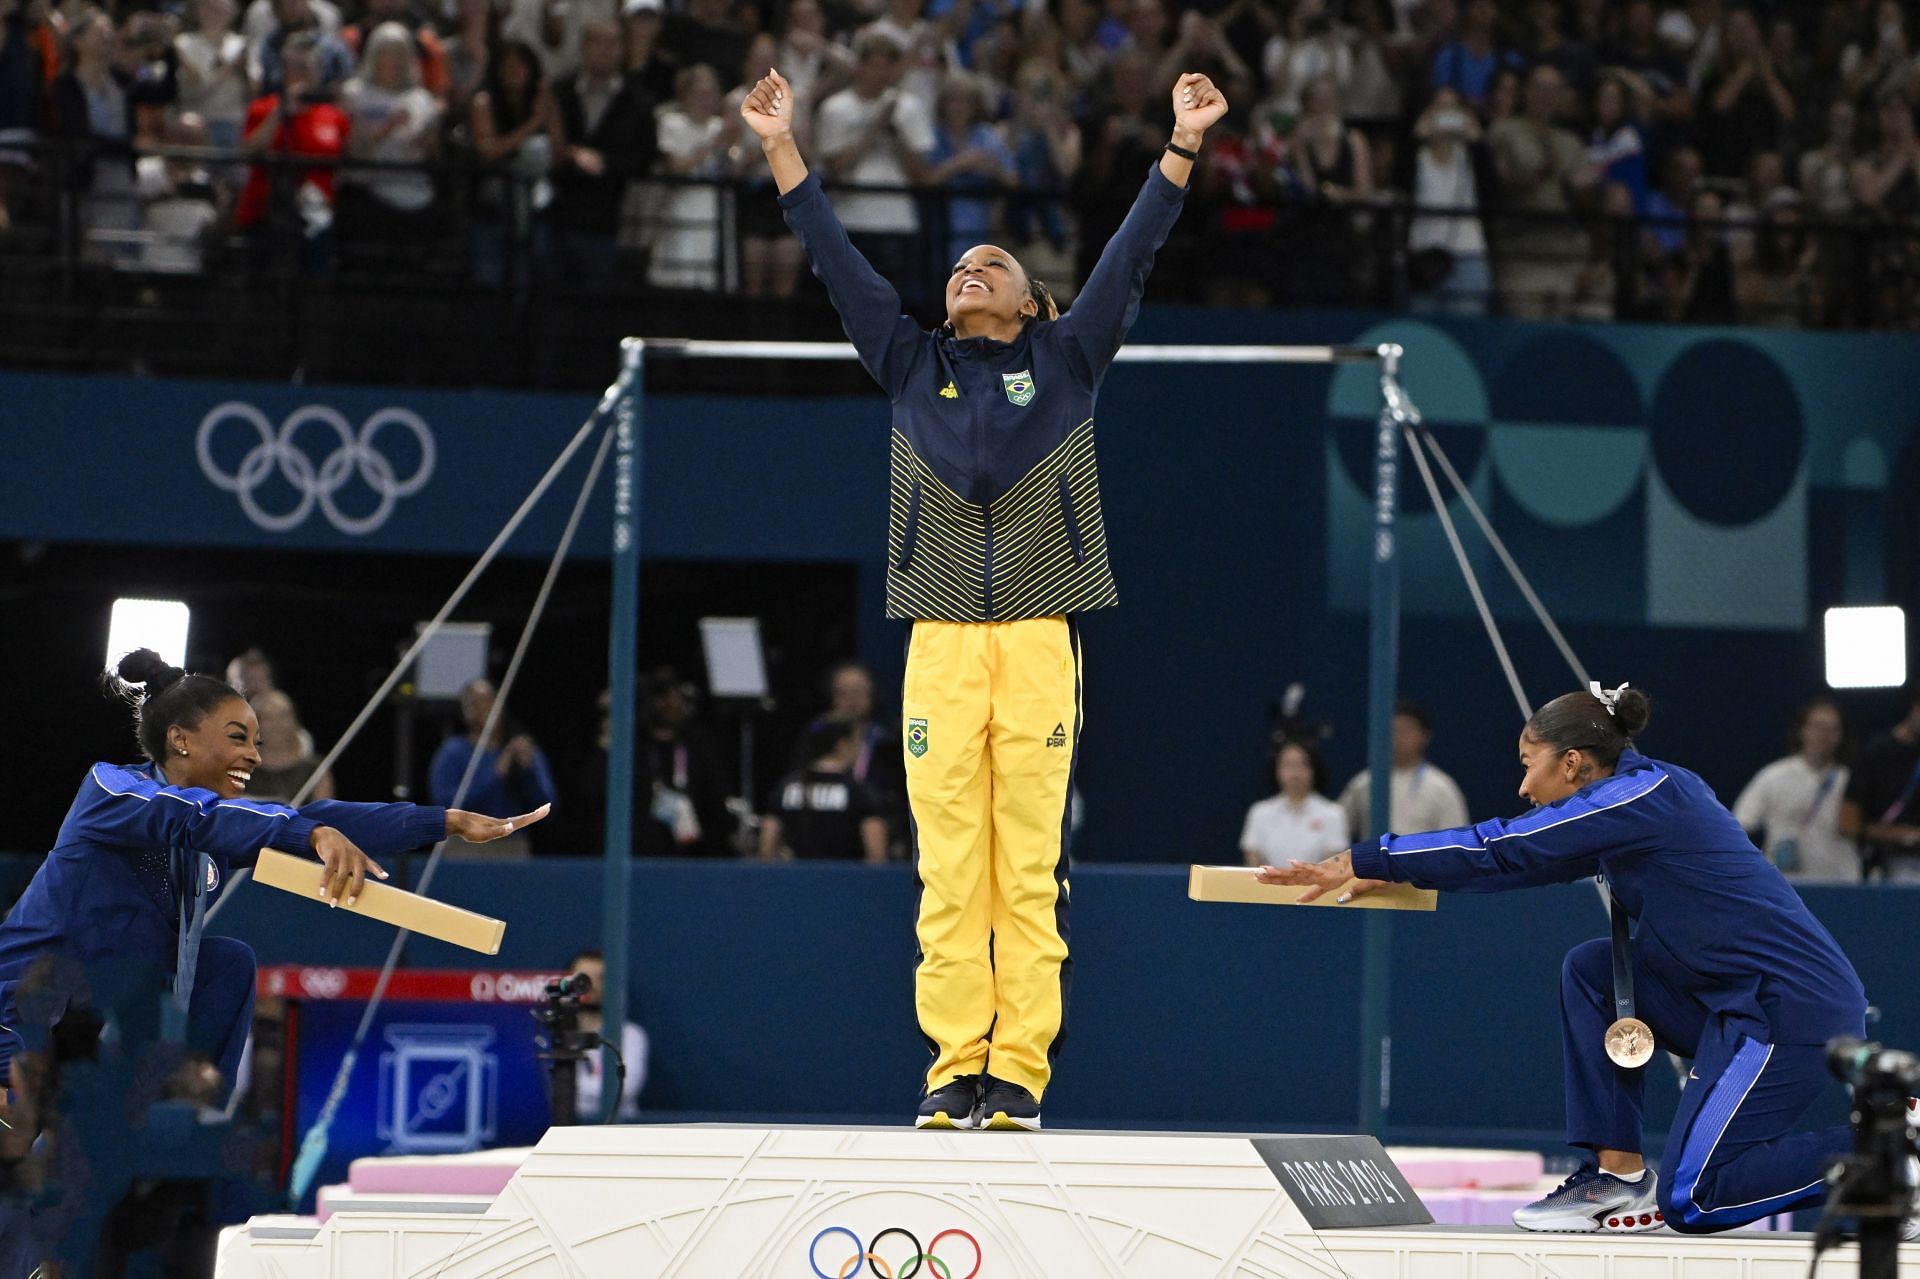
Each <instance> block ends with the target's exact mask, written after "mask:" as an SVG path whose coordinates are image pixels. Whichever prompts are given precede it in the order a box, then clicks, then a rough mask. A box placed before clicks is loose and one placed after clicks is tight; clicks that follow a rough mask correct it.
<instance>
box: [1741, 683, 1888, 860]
mask: <svg viewBox="0 0 1920 1279" xmlns="http://www.w3.org/2000/svg"><path fill="white" fill-rule="evenodd" d="M1845 735H1846V725H1845V722H1844V721H1843V720H1842V719H1841V718H1840V708H1839V707H1838V706H1836V705H1835V704H1834V703H1833V702H1831V701H1829V700H1828V699H1826V698H1824V697H1816V698H1814V699H1813V700H1812V701H1810V702H1808V703H1807V704H1806V705H1805V706H1802V707H1801V708H1800V714H1799V716H1798V717H1797V718H1796V719H1795V720H1794V726H1793V743H1794V753H1793V754H1791V755H1789V756H1787V757H1786V758H1785V759H1776V760H1775V761H1773V763H1771V764H1768V765H1767V766H1766V767H1765V768H1763V769H1761V770H1760V771H1759V772H1758V773H1755V774H1754V777H1753V780H1752V781H1750V782H1748V783H1747V786H1746V789H1745V790H1743V791H1741V792H1740V798H1739V799H1737V800H1735V801H1734V802H1733V815H1734V816H1735V817H1736V818H1738V819H1739V820H1740V824H1741V825H1742V826H1744V827H1746V828H1747V833H1748V834H1749V835H1752V836H1753V842H1754V843H1756V844H1758V845H1759V846H1760V847H1761V848H1763V849H1765V850H1766V853H1767V860H1768V861H1771V862H1772V863H1773V864H1774V865H1776V866H1778V867H1779V868H1780V872H1781V873H1782V874H1784V875H1785V876H1786V877H1787V878H1788V879H1792V880H1797V881H1799V882H1801V883H1855V882H1857V881H1858V880H1859V879H1860V850H1859V849H1858V848H1856V847H1855V846H1854V843H1853V841H1852V840H1851V839H1848V838H1847V837H1846V836H1845V835H1842V834H1841V833H1840V804H1841V801H1842V800H1843V799H1844V798H1845V797H1846V793H1847V777H1848V774H1847V767H1846V765H1844V764H1842V763H1840V743H1841V741H1842V740H1843V739H1844V738H1845Z"/></svg>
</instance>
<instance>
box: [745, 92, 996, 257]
mask: <svg viewBox="0 0 1920 1279" xmlns="http://www.w3.org/2000/svg"><path fill="white" fill-rule="evenodd" d="M980 94H981V88H980V82H979V81H978V80H976V79H975V78H974V77H973V76H972V75H970V74H968V73H967V72H965V71H952V72H949V73H948V74H947V81H946V83H945V84H944V85H942V86H941V88H940V116H939V120H938V122H937V123H935V125H934V126H933V146H932V148H931V149H930V150H929V151H928V152H927V163H928V165H929V166H930V167H929V169H928V172H927V181H928V182H929V183H930V184H932V185H934V186H940V187H944V188H946V190H947V191H948V193H949V194H948V195H947V198H946V199H945V200H944V201H943V202H942V203H941V204H940V206H939V211H940V212H941V213H942V214H944V218H943V219H942V220H943V222H944V224H945V228H944V229H945V231H946V235H945V238H944V239H942V240H940V241H939V242H938V243H937V244H936V245H935V246H934V253H935V257H936V260H935V261H934V263H933V264H932V267H933V269H934V270H937V271H940V272H941V273H943V274H944V273H945V272H946V271H948V270H950V269H951V268H952V266H953V264H954V263H955V262H958V261H959V260H960V259H961V258H962V257H964V256H966V252H967V250H968V249H970V248H972V247H973V246H974V245H976V244H980V243H983V242H984V241H986V240H987V239H988V237H989V236H990V235H991V234H992V232H993V209H994V204H995V203H996V199H995V197H996V196H997V195H998V194H999V193H1000V192H1001V191H1002V190H1005V189H1007V188H1010V187H1012V186H1014V185H1015V184H1016V183H1018V182H1019V180H1020V175H1019V172H1018V170H1017V169H1016V167H1015V161H1014V157H1013V153H1012V152H1011V151H1009V150H1007V144H1006V143H1005V142H1003V141H1002V140H1001V138H1000V134H999V133H998V131H996V130H995V129H994V128H993V126H992V125H990V124H988V123H986V122H985V121H984V120H983V119H981V116H982V115H983V114H985V104H984V103H983V102H982V101H981V96H980ZM763 167H764V166H763ZM789 238H791V237H789Z"/></svg>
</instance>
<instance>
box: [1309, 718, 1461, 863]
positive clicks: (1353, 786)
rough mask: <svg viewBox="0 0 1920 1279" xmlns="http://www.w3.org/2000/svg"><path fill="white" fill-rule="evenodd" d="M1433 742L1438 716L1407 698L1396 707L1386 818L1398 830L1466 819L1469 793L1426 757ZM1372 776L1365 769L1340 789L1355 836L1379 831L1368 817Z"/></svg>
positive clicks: (1416, 829) (1400, 832)
mask: <svg viewBox="0 0 1920 1279" xmlns="http://www.w3.org/2000/svg"><path fill="white" fill-rule="evenodd" d="M1432 744H1433V717H1432V716H1431V715H1429V714H1427V709H1426V707H1424V706H1422V705H1420V704H1419V703H1418V702H1410V701H1405V700H1402V701H1401V702H1399V703H1398V704H1397V705H1395V707H1394V708H1393V781H1392V789H1391V797H1390V802H1389V806H1388V809H1387V824H1388V825H1389V826H1390V827H1391V828H1392V833H1393V834H1395V835H1417V834H1419V833H1420V832H1422V831H1429V830H1445V829H1447V828H1448V827H1452V826H1465V825H1467V799H1466V796H1464V795H1462V794H1461V793H1460V787H1459V786H1457V785H1455V783H1454V780H1453V778H1451V777H1449V776H1447V775H1446V774H1445V773H1444V772H1442V771H1441V770H1440V769H1438V768H1435V767H1434V766H1433V765H1432V764H1430V763H1428V762H1427V747H1428V746H1430V745H1432ZM1372 780H1373V779H1372V776H1371V774H1369V773H1368V771H1367V770H1366V769H1364V768H1363V769H1361V770H1360V772H1359V773H1358V774H1357V775H1355V777H1354V779H1353V780H1352V781H1350V782H1348V783H1347V789H1346V790H1344V791H1342V792H1341V793H1340V807H1342V808H1344V809H1346V810H1347V824H1348V825H1349V826H1351V827H1352V828H1353V832H1354V838H1355V839H1367V838H1370V837H1372V836H1373V835H1376V834H1378V833H1379V832H1378V831H1375V830H1374V829H1373V828H1372V827H1373V823H1372V822H1371V821H1370V820H1369V816H1368V815H1369V813H1370V812H1371V805H1372V802H1373V800H1372V794H1373V787H1372Z"/></svg>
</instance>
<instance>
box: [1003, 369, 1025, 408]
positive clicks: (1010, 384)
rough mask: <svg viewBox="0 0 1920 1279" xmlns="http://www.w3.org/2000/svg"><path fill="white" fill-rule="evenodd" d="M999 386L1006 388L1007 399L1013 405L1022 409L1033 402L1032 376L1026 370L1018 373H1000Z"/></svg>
mask: <svg viewBox="0 0 1920 1279" xmlns="http://www.w3.org/2000/svg"><path fill="white" fill-rule="evenodd" d="M1000 384H1001V385H1002V386H1004V387H1006V388H1007V398H1008V399H1009V400H1011V401H1013V402H1014V403H1015V404H1018V405H1021V406H1023V407H1024V406H1025V405H1027V404H1031V403H1032V402H1033V374H1032V373H1030V372H1029V371H1027V370H1026V369H1021V370H1020V371H1019V372H1018V373H1002V374H1001V375H1000Z"/></svg>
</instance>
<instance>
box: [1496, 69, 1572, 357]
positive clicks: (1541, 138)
mask: <svg viewBox="0 0 1920 1279" xmlns="http://www.w3.org/2000/svg"><path fill="white" fill-rule="evenodd" d="M1564 93H1565V85H1564V84H1563V83H1562V82H1561V79H1560V73H1559V72H1558V71H1555V70H1554V69H1553V68H1552V67H1535V68H1534V69H1533V71H1532V72H1531V73H1529V74H1528V76H1527V89H1526V109H1525V114H1523V115H1522V116H1520V117H1518V118H1516V119H1512V120H1502V121H1500V122H1499V123H1498V124H1496V125H1494V126H1493V128H1492V129H1491V130H1490V131H1489V132H1488V135H1487V141H1488V146H1489V148H1490V150H1491V151H1492V153H1493V167H1494V173H1495V175H1496V178H1497V180H1498V190H1499V195H1500V199H1499V209H1500V211H1501V212H1502V213H1517V214H1521V215H1523V216H1522V217H1520V218H1513V219H1503V220H1500V221H1498V222H1496V223H1495V226H1496V228H1497V230H1496V232H1495V234H1494V241H1493V253H1494V269H1495V271H1496V272H1497V273H1498V275H1499V284H1500V294H1501V298H1502V300H1503V301H1504V302H1505V304H1506V308H1507V311H1508V313H1509V314H1512V315H1518V316H1522V317H1527V318H1532V319H1545V318H1551V317H1553V316H1557V315H1559V314H1560V313H1561V312H1562V311H1564V310H1565V308H1566V305H1567V302H1568V301H1569V299H1570V297H1571V295H1572V293H1573V282H1574V277H1575V276H1576V275H1578V273H1579V269H1580V261H1581V258H1582V256H1583V253H1584V249H1585V242H1584V238H1583V237H1582V235H1581V233H1580V229H1579V227H1578V226H1576V225H1574V223H1573V222H1572V220H1571V216H1570V215H1571V214H1572V213H1573V210H1574V203H1573V201H1574V197H1575V195H1576V194H1577V193H1578V191H1579V188H1580V187H1581V186H1582V184H1585V185H1587V186H1591V184H1592V174H1591V172H1590V171H1589V170H1588V169H1587V152H1586V148H1584V147H1582V146H1581V145H1580V141H1579V139H1578V138H1576V137H1574V136H1573V134H1572V133H1570V132H1568V131H1567V130H1566V129H1563V128H1561V127H1560V126H1559V125H1558V124H1556V123H1555V117H1556V115H1557V114H1558V112H1559V110H1560V105H1561V101H1562V98H1563V95H1564ZM1540 215H1548V216H1546V217H1544V218H1542V217H1541V216H1540Z"/></svg>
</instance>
